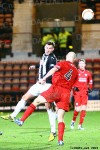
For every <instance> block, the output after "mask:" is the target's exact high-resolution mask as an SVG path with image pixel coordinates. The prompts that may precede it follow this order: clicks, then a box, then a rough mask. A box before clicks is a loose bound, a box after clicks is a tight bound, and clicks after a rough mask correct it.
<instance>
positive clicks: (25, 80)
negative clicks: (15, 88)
mask: <svg viewBox="0 0 100 150" xmlns="http://www.w3.org/2000/svg"><path fill="white" fill-rule="evenodd" d="M22 83H28V81H27V77H21V78H20V84H22Z"/></svg>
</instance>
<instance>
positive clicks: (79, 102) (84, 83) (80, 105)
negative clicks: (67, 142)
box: [70, 59, 93, 130]
mask: <svg viewBox="0 0 100 150" xmlns="http://www.w3.org/2000/svg"><path fill="white" fill-rule="evenodd" d="M78 66H79V69H78V80H77V82H76V83H75V84H74V87H73V96H74V100H75V102H74V107H75V109H74V114H73V119H72V121H71V125H70V127H71V129H74V126H75V122H76V118H77V116H78V114H79V112H80V120H79V125H78V129H79V130H84V128H83V127H82V124H83V122H84V118H85V116H86V107H87V102H88V93H90V92H91V91H92V88H93V80H92V74H91V73H90V72H89V71H88V70H86V69H85V66H86V62H85V59H80V60H79V63H78Z"/></svg>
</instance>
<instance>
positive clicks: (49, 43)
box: [46, 41, 55, 47]
mask: <svg viewBox="0 0 100 150" xmlns="http://www.w3.org/2000/svg"><path fill="white" fill-rule="evenodd" d="M46 44H48V45H52V46H53V47H55V43H54V42H53V41H48V42H46Z"/></svg>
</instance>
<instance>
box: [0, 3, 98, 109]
mask: <svg viewBox="0 0 100 150" xmlns="http://www.w3.org/2000/svg"><path fill="white" fill-rule="evenodd" d="M85 8H91V9H93V11H94V14H95V15H94V18H93V19H92V20H91V21H84V20H82V18H81V13H82V11H83V10H84V9H85ZM62 28H63V29H65V30H66V31H68V32H70V33H71V41H70V42H69V45H67V50H68V51H75V52H76V53H77V57H78V59H79V58H85V59H86V62H87V69H88V70H90V71H91V72H92V73H93V80H94V88H93V91H92V92H91V93H90V94H89V102H88V108H87V110H88V111H91V110H92V111H95V110H96V111H99V110H100V42H99V41H100V2H99V1H98V0H88V1H87V0H80V1H78V0H77V1H75V0H74V1H71V0H68V1H67V0H66V1H63V0H58V1H57V0H56V1H53V0H41V1H34V0H33V1H32V0H19V1H17V0H15V1H13V0H4V1H2V0H1V1H0V110H1V111H6V110H12V109H14V106H15V105H16V104H17V102H18V101H19V100H20V97H21V96H22V95H23V93H25V92H26V91H27V90H28V89H29V87H30V86H31V85H32V84H34V83H35V82H36V79H37V76H38V70H36V69H35V70H28V68H29V66H30V65H32V64H33V65H35V64H37V63H39V60H40V57H41V56H42V53H43V51H42V49H43V45H42V39H43V36H44V35H45V34H49V33H50V32H53V34H58V33H59V32H61V29H62ZM70 46H71V47H70ZM55 53H56V55H57V57H58V60H62V59H64V58H63V57H62V56H61V55H59V47H58V45H57V46H56V51H55ZM29 103H30V102H29ZM29 103H28V104H29ZM38 109H44V107H43V106H42V107H41V106H40V107H38Z"/></svg>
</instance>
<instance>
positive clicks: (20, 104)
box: [1, 83, 39, 121]
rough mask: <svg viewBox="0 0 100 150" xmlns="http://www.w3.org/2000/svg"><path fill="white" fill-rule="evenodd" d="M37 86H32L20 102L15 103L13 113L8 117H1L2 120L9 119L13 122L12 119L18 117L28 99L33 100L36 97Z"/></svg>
mask: <svg viewBox="0 0 100 150" xmlns="http://www.w3.org/2000/svg"><path fill="white" fill-rule="evenodd" d="M38 89H39V86H38V84H37V83H36V84H34V85H33V86H32V87H31V88H30V89H29V90H28V91H27V92H26V93H25V94H24V95H23V96H22V98H21V100H20V101H19V102H18V103H17V105H16V107H15V109H14V111H13V112H12V113H11V114H10V115H6V116H1V118H2V119H5V120H8V119H10V120H11V121H13V120H14V118H15V117H16V116H17V115H18V113H19V112H20V111H21V110H22V109H23V108H24V107H25V105H26V103H27V101H28V100H29V99H30V98H33V97H34V96H35V95H37V93H38V91H37V90H38Z"/></svg>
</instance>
